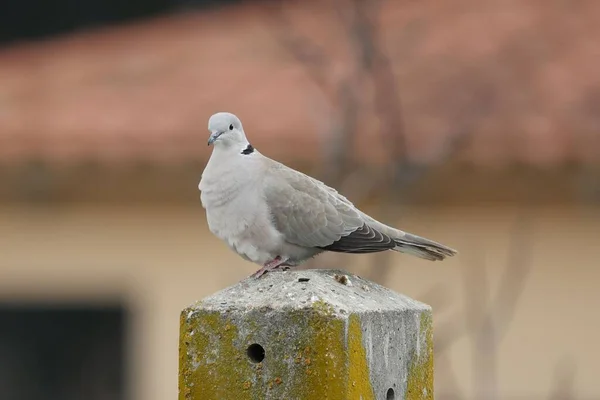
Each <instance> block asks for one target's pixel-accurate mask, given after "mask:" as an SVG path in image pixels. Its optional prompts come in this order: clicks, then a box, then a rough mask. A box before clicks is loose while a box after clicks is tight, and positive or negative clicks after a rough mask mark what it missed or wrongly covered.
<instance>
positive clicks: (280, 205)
mask: <svg viewBox="0 0 600 400" xmlns="http://www.w3.org/2000/svg"><path fill="white" fill-rule="evenodd" d="M263 189H264V196H265V200H266V202H267V205H268V207H269V210H270V211H271V214H272V217H273V221H274V223H275V226H276V227H277V229H278V230H279V231H280V232H281V233H282V234H283V235H284V238H285V240H286V241H287V242H289V243H293V244H295V245H298V246H303V247H314V248H321V249H323V250H329V251H337V252H346V253H371V252H377V251H383V250H388V249H392V248H394V246H395V243H394V241H393V240H392V239H391V238H390V237H389V236H387V235H384V234H382V233H380V232H378V231H377V230H375V229H373V228H372V227H370V226H369V225H367V224H366V223H365V221H364V220H363V219H362V216H361V213H360V212H359V211H358V210H357V209H356V208H355V207H354V205H352V203H351V202H350V201H349V200H348V199H346V198H345V197H344V196H342V195H340V194H339V193H338V192H337V191H335V190H334V189H332V188H330V187H328V186H326V185H325V184H324V183H322V182H320V181H318V180H316V179H313V178H311V177H309V176H307V175H305V174H302V173H301V172H298V171H295V170H293V169H290V168H287V167H286V166H284V165H282V164H279V163H276V164H273V165H272V166H271V168H269V170H268V172H267V175H266V176H265V185H264V188H263Z"/></svg>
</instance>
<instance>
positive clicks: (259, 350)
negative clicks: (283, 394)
mask: <svg viewBox="0 0 600 400" xmlns="http://www.w3.org/2000/svg"><path fill="white" fill-rule="evenodd" d="M246 354H247V355H248V358H249V359H250V361H252V362H253V363H259V362H261V361H262V360H264V359H265V349H264V348H263V347H262V346H261V345H260V344H258V343H253V344H251V345H250V346H248V349H247V350H246ZM392 399H393V397H392Z"/></svg>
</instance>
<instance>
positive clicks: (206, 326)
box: [179, 310, 256, 400]
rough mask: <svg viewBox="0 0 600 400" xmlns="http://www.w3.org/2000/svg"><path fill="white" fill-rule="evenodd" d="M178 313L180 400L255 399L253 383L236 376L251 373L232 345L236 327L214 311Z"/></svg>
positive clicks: (249, 367) (250, 369) (249, 366)
mask: <svg viewBox="0 0 600 400" xmlns="http://www.w3.org/2000/svg"><path fill="white" fill-rule="evenodd" d="M187 314H188V310H184V311H183V313H182V316H181V330H180V336H181V337H180V349H179V374H180V378H179V400H197V399H227V398H235V399H240V400H245V399H248V400H251V399H254V398H256V396H255V394H256V393H255V390H253V389H254V387H255V385H252V382H251V381H250V380H247V379H239V380H238V378H239V377H241V376H248V375H251V373H252V369H253V368H252V366H251V365H250V364H249V363H247V362H244V361H245V360H243V359H242V357H241V354H240V352H239V350H238V349H237V348H236V347H235V346H234V343H235V340H236V339H237V335H238V331H237V327H236V326H235V325H233V324H231V323H230V322H229V321H228V320H227V318H226V317H223V316H221V315H220V314H219V313H216V312H207V311H198V312H197V313H196V314H194V315H193V316H192V317H190V318H188V317H187Z"/></svg>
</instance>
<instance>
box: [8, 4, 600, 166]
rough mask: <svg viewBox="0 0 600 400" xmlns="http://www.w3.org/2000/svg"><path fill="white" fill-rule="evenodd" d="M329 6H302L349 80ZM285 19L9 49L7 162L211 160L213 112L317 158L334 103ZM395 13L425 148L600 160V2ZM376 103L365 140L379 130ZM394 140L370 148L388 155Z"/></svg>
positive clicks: (335, 72)
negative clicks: (285, 43) (289, 45)
mask: <svg viewBox="0 0 600 400" xmlns="http://www.w3.org/2000/svg"><path fill="white" fill-rule="evenodd" d="M324 4H326V2H308V1H307V2H291V3H289V6H288V7H287V14H286V15H289V16H290V19H291V20H292V21H293V25H294V28H293V29H294V30H296V31H297V32H301V33H302V34H303V35H307V36H308V37H309V38H312V39H311V40H314V41H317V42H318V43H320V44H322V45H323V46H324V47H325V48H326V49H327V55H328V56H329V57H331V59H332V60H333V61H334V62H333V63H332V67H330V68H329V69H328V70H327V71H326V79H327V80H328V82H330V83H331V85H332V86H333V85H334V84H335V82H336V81H338V80H339V79H340V77H341V76H343V75H344V71H345V70H347V69H348V67H347V62H346V60H347V59H348V51H349V48H350V47H349V45H348V43H346V42H344V31H343V29H342V28H341V26H340V23H339V16H336V14H335V13H334V12H330V11H331V10H329V9H328V8H327V6H325V5H324ZM269 15H270V14H269V13H268V11H267V9H266V8H264V7H262V6H259V5H253V4H246V5H243V6H237V7H229V8H225V9H219V10H216V11H210V12H204V13H201V12H195V13H188V14H183V15H176V16H170V17H164V18H159V19H154V20H149V21H146V22H142V23H135V24H130V25H127V26H120V27H110V28H108V27H107V28H104V29H100V30H96V31H89V32H81V33H77V34H73V35H69V36H65V37H61V38H57V39H53V40H47V41H38V42H33V43H22V44H17V45H13V46H11V47H7V48H4V49H2V50H0V160H4V162H11V161H19V160H23V159H28V158H42V159H48V160H50V161H58V162H71V161H74V160H82V159H90V158H91V159H99V160H101V161H106V162H110V161H113V160H119V159H121V160H127V159H131V158H134V159H135V158H144V159H155V160H164V161H169V162H173V161H176V162H181V161H185V160H189V159H197V158H202V157H206V156H207V155H208V151H207V150H202V148H205V147H206V145H205V141H206V138H207V134H208V133H207V131H206V121H207V118H208V117H209V116H210V114H212V113H213V112H216V111H223V110H227V111H232V112H234V113H237V114H238V115H239V116H240V117H241V118H242V120H243V121H244V125H245V128H246V131H247V132H248V134H249V136H250V137H251V138H252V139H253V142H254V143H255V144H256V145H257V147H259V148H260V149H261V150H262V151H263V152H264V153H268V154H269V155H274V156H276V157H284V158H286V159H287V158H290V157H296V158H300V159H303V160H314V159H315V158H316V157H318V156H319V154H320V153H319V152H317V151H315V150H314V149H315V148H316V147H317V146H318V145H319V144H320V143H321V141H322V140H323V138H324V135H326V134H327V129H326V126H327V122H326V121H325V120H326V118H327V115H329V111H328V109H327V100H326V99H325V96H324V95H323V93H322V91H321V89H319V88H318V87H317V85H316V84H315V82H313V81H312V80H311V78H310V76H309V74H307V71H306V70H305V69H304V68H303V67H302V66H301V65H299V64H298V63H297V62H295V60H294V58H293V57H292V56H291V55H290V54H289V53H288V52H287V50H285V49H284V48H283V47H282V46H281V43H279V41H278V40H277V38H276V35H277V31H276V30H275V29H274V28H273V27H272V24H271V22H272V19H269V18H270V17H269ZM380 22H381V32H382V37H383V39H382V40H383V42H384V45H385V48H386V49H387V51H388V54H389V56H390V57H391V58H392V60H393V63H394V69H395V72H396V75H397V78H398V83H399V90H400V99H401V102H402V115H403V120H404V123H405V125H406V128H405V129H406V135H407V143H408V146H409V150H410V154H411V157H413V158H415V159H420V160H431V159H433V158H435V157H436V154H438V153H439V152H440V151H441V149H442V147H443V146H444V145H443V143H444V142H445V140H447V138H448V137H452V136H454V135H460V134H462V133H463V132H469V134H470V139H469V141H468V143H469V144H468V146H467V147H466V148H465V150H464V151H463V152H462V153H461V157H462V158H464V159H465V160H466V161H469V162H473V163H476V164H508V163H514V162H521V163H529V164H534V165H540V166H545V165H555V164H559V163H565V162H584V163H586V162H593V163H598V162H599V161H600V74H598V71H599V70H600V46H598V43H597V38H598V37H600V2H598V1H596V2H594V1H583V0H581V1H572V2H548V1H546V0H532V1H529V2H521V1H516V0H494V1H487V2H480V1H478V0H460V1H459V0H457V1H453V2H451V3H449V2H435V4H434V2H397V1H388V2H386V3H385V9H384V10H382V12H381V18H380ZM369 104H370V99H369V95H367V94H365V99H364V109H363V110H361V113H363V114H365V116H363V118H362V119H361V121H362V122H361V137H360V138H359V139H358V141H359V143H366V142H367V141H368V142H369V143H372V142H373V141H371V140H370V138H372V137H373V136H374V135H376V134H377V133H376V132H375V131H376V129H375V127H376V125H377V119H376V117H375V116H374V115H373V113H372V106H371V105H369ZM379 142H380V143H381V141H379ZM383 146H385V143H381V144H380V145H379V147H378V146H377V145H376V144H374V145H373V146H369V148H368V149H367V147H366V146H358V147H357V148H358V149H360V152H361V155H362V156H365V157H375V158H376V157H379V156H380V155H381V154H382V152H383V151H384V150H385V149H384V148H383Z"/></svg>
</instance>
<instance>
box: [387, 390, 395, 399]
mask: <svg viewBox="0 0 600 400" xmlns="http://www.w3.org/2000/svg"><path fill="white" fill-rule="evenodd" d="M395 398H396V394H395V393H394V389H392V388H389V389H388V390H387V393H386V394H385V400H394V399H395Z"/></svg>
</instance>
